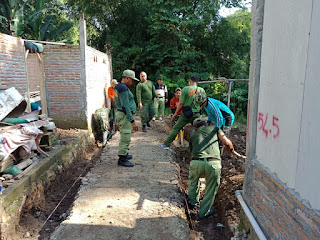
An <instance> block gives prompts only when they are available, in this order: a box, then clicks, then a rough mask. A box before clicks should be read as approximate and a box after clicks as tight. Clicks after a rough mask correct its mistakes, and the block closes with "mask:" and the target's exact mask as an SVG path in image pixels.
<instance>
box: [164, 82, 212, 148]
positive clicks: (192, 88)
mask: <svg viewBox="0 0 320 240" xmlns="http://www.w3.org/2000/svg"><path fill="white" fill-rule="evenodd" d="M198 81H199V78H198V77H197V76H191V77H190V80H189V83H188V84H189V86H187V87H184V88H183V89H182V92H181V96H180V103H179V105H178V107H177V109H176V111H175V113H174V114H173V115H172V117H171V119H174V118H175V117H176V116H177V115H178V113H179V112H180V110H181V109H182V114H181V115H180V117H179V119H178V121H177V122H176V124H175V125H174V126H173V128H172V130H171V132H170V133H169V136H168V137H167V139H166V140H165V141H164V144H160V145H159V147H161V148H163V149H170V145H171V143H172V142H173V140H174V139H175V138H176V136H177V134H178V133H179V131H180V130H181V129H182V128H183V127H184V126H185V125H186V124H188V123H192V122H193V121H194V120H195V119H196V118H198V117H199V116H200V106H199V104H197V103H196V102H195V101H194V97H195V95H196V93H202V94H203V95H204V96H206V92H205V91H204V89H203V88H201V87H198Z"/></svg>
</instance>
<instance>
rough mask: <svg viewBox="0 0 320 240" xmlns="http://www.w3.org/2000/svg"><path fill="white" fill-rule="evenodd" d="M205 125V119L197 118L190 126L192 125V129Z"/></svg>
mask: <svg viewBox="0 0 320 240" xmlns="http://www.w3.org/2000/svg"><path fill="white" fill-rule="evenodd" d="M206 123H207V119H206V118H202V117H199V118H196V119H195V120H194V121H193V123H192V125H193V126H194V127H199V126H203V125H206Z"/></svg>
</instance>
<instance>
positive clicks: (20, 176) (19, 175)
mask: <svg viewBox="0 0 320 240" xmlns="http://www.w3.org/2000/svg"><path fill="white" fill-rule="evenodd" d="M38 162H39V161H36V162H34V163H32V164H31V165H30V166H29V167H27V168H26V169H25V170H24V171H23V172H21V173H19V174H18V175H16V176H14V179H15V180H19V179H21V178H22V177H23V176H24V175H26V174H27V173H28V172H29V171H30V170H31V169H32V168H33V167H34V166H35V165H37V164H38Z"/></svg>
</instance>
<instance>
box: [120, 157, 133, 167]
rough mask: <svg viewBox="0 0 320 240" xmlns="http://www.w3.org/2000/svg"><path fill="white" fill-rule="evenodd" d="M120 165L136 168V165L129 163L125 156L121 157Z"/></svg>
mask: <svg viewBox="0 0 320 240" xmlns="http://www.w3.org/2000/svg"><path fill="white" fill-rule="evenodd" d="M118 165H119V166H124V167H133V166H134V164H133V163H132V162H129V161H128V159H127V156H124V155H119V160H118Z"/></svg>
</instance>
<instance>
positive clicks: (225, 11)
mask: <svg viewBox="0 0 320 240" xmlns="http://www.w3.org/2000/svg"><path fill="white" fill-rule="evenodd" d="M244 2H245V3H244V4H245V6H246V7H247V8H248V10H249V11H251V0H246V1H244ZM239 9H240V8H226V7H222V8H221V9H220V11H219V13H220V15H221V16H222V17H226V16H229V15H231V14H233V13H235V12H236V11H237V10H239Z"/></svg>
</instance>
